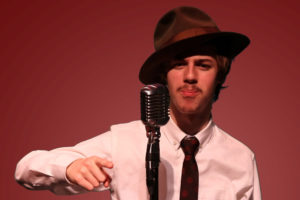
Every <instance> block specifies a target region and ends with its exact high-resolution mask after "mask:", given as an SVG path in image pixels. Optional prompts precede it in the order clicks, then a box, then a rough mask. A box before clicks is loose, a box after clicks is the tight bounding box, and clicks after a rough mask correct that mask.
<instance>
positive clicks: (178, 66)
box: [171, 61, 187, 69]
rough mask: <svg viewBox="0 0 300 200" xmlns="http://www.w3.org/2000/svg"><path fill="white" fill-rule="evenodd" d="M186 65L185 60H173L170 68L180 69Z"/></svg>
mask: <svg viewBox="0 0 300 200" xmlns="http://www.w3.org/2000/svg"><path fill="white" fill-rule="evenodd" d="M186 65H187V63H186V62H185V61H173V62H172V63H171V69H182V68H183V67H184V66H186Z"/></svg>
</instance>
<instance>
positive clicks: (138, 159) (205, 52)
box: [15, 7, 261, 200]
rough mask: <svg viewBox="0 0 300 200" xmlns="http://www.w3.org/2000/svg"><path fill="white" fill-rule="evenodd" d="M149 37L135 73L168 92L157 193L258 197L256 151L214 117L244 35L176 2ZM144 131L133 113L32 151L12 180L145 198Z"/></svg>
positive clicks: (63, 189) (56, 189)
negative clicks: (97, 130)
mask: <svg viewBox="0 0 300 200" xmlns="http://www.w3.org/2000/svg"><path fill="white" fill-rule="evenodd" d="M154 43H155V48H156V52H154V53H153V54H152V55H151V56H150V57H149V58H148V59H147V60H146V62H145V63H144V65H143V66H142V68H141V71H140V80H141V82H143V83H144V84H150V83H163V84H166V85H167V87H168V90H169V94H170V120H169V122H168V123H167V124H166V125H165V126H162V127H161V138H160V147H161V149H160V155H161V158H160V159H161V164H160V173H159V187H160V189H159V192H160V193H159V196H160V199H167V200H171V199H181V200H183V199H210V200H213V199H222V200H226V199H228V200H229V199H230V200H232V199H249V200H250V199H251V200H260V199H261V195H260V186H259V181H258V174H257V168H256V163H255V158H254V154H253V153H252V152H251V150H249V149H248V148H247V147H246V146H245V145H244V144H242V143H240V142H239V141H237V140H236V139H234V138H232V137H231V136H229V135H228V134H227V133H225V132H224V131H223V130H221V129H220V128H218V127H217V126H216V125H215V124H214V122H213V121H212V117H211V108H212V104H213V102H214V101H216V100H217V99H218V95H219V92H220V89H221V88H222V84H223V83H224V81H225V78H226V75H227V74H228V72H229V70H230V64H231V60H232V59H233V58H234V57H235V56H236V55H237V54H239V53H240V52H241V51H242V50H243V49H244V48H246V46H247V45H248V44H249V39H248V38H247V37H246V36H244V35H241V34H238V33H232V32H221V31H220V30H219V29H218V27H217V26H216V24H215V23H214V22H213V21H212V19H211V18H210V17H209V16H207V15H206V14H205V13H203V12H202V11H200V10H198V9H196V8H192V7H179V8H175V9H173V10H171V11H170V12H168V13H167V14H165V15H164V16H163V17H162V18H161V20H160V21H159V22H158V25H157V27H156V31H155V35H154ZM143 132H145V127H144V125H143V123H142V122H141V121H134V122H130V123H127V124H120V125H114V126H112V127H111V130H110V131H108V132H106V133H104V134H101V135H99V136H96V137H95V138H92V139H90V140H87V141H84V142H82V143H79V144H77V145H76V146H74V147H66V148H59V149H54V150H51V151H33V152H31V153H29V154H28V155H26V156H25V157H24V158H23V159H22V160H21V161H20V162H19V163H18V165H17V169H16V174H15V177H16V180H17V181H18V182H19V183H20V184H22V185H23V186H25V187H27V188H30V189H49V190H51V191H53V192H54V193H57V194H77V193H83V192H86V191H89V190H94V191H100V190H103V189H110V191H111V196H112V199H137V200H141V199H147V198H149V196H148V192H147V187H146V178H145V176H146V172H145V154H146V145H147V138H146V136H145V134H141V133H143ZM188 143H189V144H188ZM192 149H193V150H192Z"/></svg>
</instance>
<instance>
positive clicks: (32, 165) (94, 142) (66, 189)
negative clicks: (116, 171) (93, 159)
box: [15, 131, 113, 194]
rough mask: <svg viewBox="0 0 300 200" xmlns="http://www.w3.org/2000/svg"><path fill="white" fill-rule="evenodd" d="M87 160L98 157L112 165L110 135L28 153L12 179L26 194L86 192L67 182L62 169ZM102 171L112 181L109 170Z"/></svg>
mask: <svg viewBox="0 0 300 200" xmlns="http://www.w3.org/2000/svg"><path fill="white" fill-rule="evenodd" d="M90 156H98V157H101V158H105V159H107V160H110V161H112V156H111V132H110V131H109V132H106V133H103V134H101V135H98V136H96V137H94V138H91V139H89V140H86V141H84V142H81V143H79V144H77V145H75V146H73V147H63V148H57V149H53V150H50V151H45V150H37V151H32V152H30V153H29V154H27V155H26V156H24V157H23V158H22V159H21V160H20V161H19V162H18V164H17V167H16V171H15V179H16V181H17V182H18V183H19V184H21V185H22V186H24V187H25V188H27V189H30V190H50V191H52V192H53V193H55V194H78V193H84V192H87V190H85V189H84V188H82V187H80V186H78V185H75V184H72V183H70V182H69V181H68V180H67V178H66V168H67V167H68V165H69V164H71V163H72V162H73V161H75V160H77V159H80V158H86V157H90ZM105 171H106V172H107V173H108V174H109V175H110V176H111V177H112V178H113V170H111V169H105ZM104 189H107V188H105V187H103V185H100V186H99V187H98V188H95V189H94V190H95V191H101V190H104Z"/></svg>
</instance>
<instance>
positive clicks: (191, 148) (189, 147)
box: [180, 137, 199, 155]
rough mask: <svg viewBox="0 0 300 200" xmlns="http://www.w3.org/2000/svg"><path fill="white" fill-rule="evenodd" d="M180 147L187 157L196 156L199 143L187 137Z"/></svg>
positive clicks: (195, 139)
mask: <svg viewBox="0 0 300 200" xmlns="http://www.w3.org/2000/svg"><path fill="white" fill-rule="evenodd" d="M180 146H181V148H182V150H183V152H184V154H185V155H195V152H196V150H197V148H198V146H199V141H198V140H197V138H195V137H185V138H183V140H182V141H181V143H180Z"/></svg>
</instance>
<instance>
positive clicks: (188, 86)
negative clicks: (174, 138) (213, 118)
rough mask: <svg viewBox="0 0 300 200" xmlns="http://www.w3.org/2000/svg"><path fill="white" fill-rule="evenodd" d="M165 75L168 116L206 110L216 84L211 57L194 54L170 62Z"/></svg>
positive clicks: (216, 68)
mask: <svg viewBox="0 0 300 200" xmlns="http://www.w3.org/2000/svg"><path fill="white" fill-rule="evenodd" d="M171 67H172V68H171V70H169V71H168V73H167V84H168V88H169V93H170V108H171V113H172V111H174V109H176V111H177V112H179V113H182V114H199V115H201V113H203V112H205V111H209V112H210V109H211V104H212V102H213V100H212V99H213V96H214V92H215V88H216V85H217V73H218V67H217V62H216V60H215V59H214V58H213V57H211V56H203V55H195V56H191V57H187V58H185V59H183V60H176V61H173V62H172V63H171Z"/></svg>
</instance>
